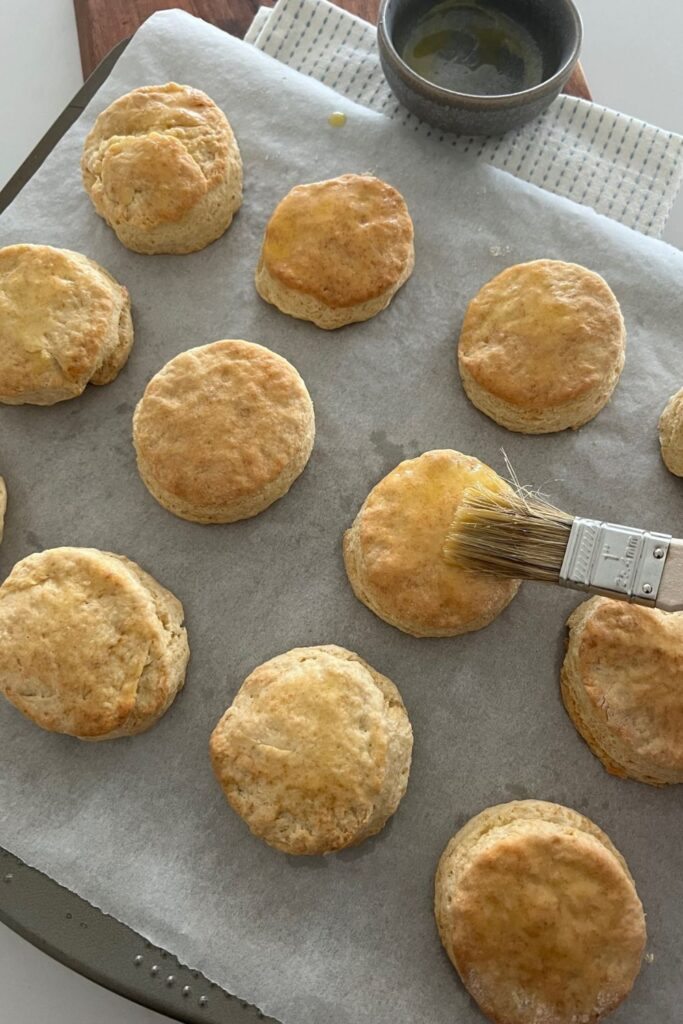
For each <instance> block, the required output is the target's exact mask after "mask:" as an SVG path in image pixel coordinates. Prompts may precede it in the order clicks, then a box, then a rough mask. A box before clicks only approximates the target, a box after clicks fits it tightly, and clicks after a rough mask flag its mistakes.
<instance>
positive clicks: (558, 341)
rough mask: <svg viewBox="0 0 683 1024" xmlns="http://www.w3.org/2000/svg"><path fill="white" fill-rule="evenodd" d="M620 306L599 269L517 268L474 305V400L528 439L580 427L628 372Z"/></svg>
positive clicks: (467, 351) (468, 331)
mask: <svg viewBox="0 0 683 1024" xmlns="http://www.w3.org/2000/svg"><path fill="white" fill-rule="evenodd" d="M625 342H626V331H625V328H624V321H623V318H622V315H621V310H620V308H619V303H618V302H617V300H616V298H615V297H614V295H613V294H612V291H611V290H610V288H609V286H608V285H607V283H606V282H605V281H604V280H603V279H602V278H601V277H600V276H599V275H598V274H595V273H593V272H592V271H591V270H587V269H586V268H585V267H581V266H578V265H577V264H575V263H563V262H561V261H559V260H536V261H534V262H533V263H522V264H518V265H517V266H514V267H509V268H508V269H507V270H504V271H503V272H502V274H499V275H498V276H497V277H494V278H493V280H492V281H489V283H488V284H486V285H484V287H483V288H482V289H481V291H480V292H479V294H478V295H477V296H476V297H475V298H474V299H473V300H472V301H471V302H470V304H469V306H468V308H467V313H466V315H465V320H464V323H463V326H462V332H461V334H460V342H459V345H458V365H459V368H460V376H461V378H462V383H463V387H464V389H465V392H466V394H467V396H468V398H469V399H470V400H471V401H472V402H473V404H474V405H476V407H477V408H478V409H480V410H481V411H482V412H483V413H485V414H486V415H487V416H490V417H491V419H492V420H495V422H496V423H500V424H501V426H503V427H507V428H508V430H516V431H520V432H521V433H523V434H547V433H550V432H552V431H556V430H566V429H567V428H568V427H571V428H572V429H574V430H575V429H576V428H577V427H580V426H582V424H584V423H587V422H588V420H591V419H593V417H594V416H596V415H597V414H598V413H599V412H600V410H601V409H602V408H603V406H605V405H606V404H607V402H608V401H609V399H610V396H611V395H612V392H613V391H614V388H615V387H616V384H617V381H618V380H619V376H620V374H621V371H622V369H623V366H624V348H625Z"/></svg>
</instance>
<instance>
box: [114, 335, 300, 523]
mask: <svg viewBox="0 0 683 1024" xmlns="http://www.w3.org/2000/svg"><path fill="white" fill-rule="evenodd" d="M314 438H315V419H314V415H313V403H312V402H311V398H310V395H309V394H308V391H307V390H306V385H305V384H304V382H303V380H302V379H301V377H300V376H299V374H298V373H297V371H296V370H295V369H294V367H293V366H292V364H291V363H288V362H287V360H286V359H283V357H282V356H279V355H277V354H276V353H275V352H271V351H270V349H267V348H264V347H263V346H262V345H254V344H252V343H251V342H249V341H215V342H213V344H211V345H201V346H199V347H198V348H191V349H188V351H187V352H181V353H180V355H177V356H176V357H175V358H174V359H171V361H170V362H168V363H166V365H165V366H164V367H163V368H162V369H161V370H160V371H159V372H158V373H157V374H156V375H155V376H154V377H152V379H151V381H150V382H149V384H148V385H147V387H146V389H145V393H144V395H143V396H142V398H141V399H140V401H139V402H138V405H137V408H136V410H135V415H134V418H133V441H134V444H135V451H136V452H137V458H138V469H139V471H140V476H141V477H142V479H143V481H144V483H145V485H146V487H147V488H148V490H149V491H150V493H151V494H152V495H153V496H154V497H155V498H156V499H157V501H158V502H159V503H160V504H161V505H163V506H164V508H167V509H168V510H169V512H173V513H174V514H175V515H177V516H180V517H181V518H182V519H190V520H192V521H193V522H196V523H233V522H235V521H236V520H238V519H247V518H249V516H255V515H257V514H258V513H259V512H262V511H263V510H264V509H266V508H268V506H269V505H272V504H273V502H274V501H276V500H277V499H278V498H281V497H282V495H283V494H286V493H287V491H288V490H289V488H290V487H291V486H292V484H293V483H294V481H295V480H296V478H297V477H298V476H299V475H300V473H301V472H302V471H303V469H304V467H305V466H306V463H307V462H308V459H309V457H310V454H311V451H312V449H313V440H314Z"/></svg>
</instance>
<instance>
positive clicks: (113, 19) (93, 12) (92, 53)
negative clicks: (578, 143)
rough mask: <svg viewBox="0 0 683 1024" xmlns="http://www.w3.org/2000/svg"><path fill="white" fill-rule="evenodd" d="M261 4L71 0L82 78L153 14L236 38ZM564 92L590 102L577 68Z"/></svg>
mask: <svg viewBox="0 0 683 1024" xmlns="http://www.w3.org/2000/svg"><path fill="white" fill-rule="evenodd" d="M261 2H266V3H268V2H269V0H74V8H75V11H76V24H77V26H78V42H79V46H80V49H81V64H82V65H83V77H84V78H87V77H88V75H90V74H92V72H93V71H94V69H95V68H96V67H97V65H98V64H99V63H100V61H101V60H102V59H103V58H104V57H105V56H106V55H107V53H109V51H110V50H111V49H112V47H113V46H116V44H117V43H119V42H120V41H121V40H122V39H127V38H128V36H132V34H133V32H135V30H136V28H138V27H139V26H140V25H141V24H142V23H143V21H146V20H147V18H149V16H150V14H154V12H155V11H166V10H168V9H169V8H171V7H179V8H181V10H183V11H187V12H188V13H189V14H194V15H196V16H197V17H198V18H203V19H204V21H209V22H211V24H212V25H218V27H219V28H222V29H225V31H226V32H230V33H231V34H232V35H234V36H239V37H240V39H241V38H242V36H243V35H244V33H245V32H246V31H247V28H248V27H249V25H250V23H251V20H252V18H253V17H254V15H255V14H256V11H257V8H258V7H260V6H261ZM335 2H337V3H338V4H339V6H340V7H343V8H344V9H345V10H347V11H351V12H352V13H353V14H357V15H358V17H359V18H365V20H366V21H370V22H373V24H374V22H375V21H376V20H377V11H378V9H379V0H335ZM564 91H565V92H566V93H568V94H569V95H570V96H580V97H581V98H582V99H586V100H589V99H591V98H592V97H591V94H590V90H589V88H588V83H587V82H586V78H585V75H584V73H583V70H582V68H581V66H580V65H579V66H578V67H577V69H576V71H575V72H574V74H573V75H572V77H571V78H570V79H569V81H568V82H567V84H566V86H565V88H564Z"/></svg>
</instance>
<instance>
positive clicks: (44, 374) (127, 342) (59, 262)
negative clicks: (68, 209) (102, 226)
mask: <svg viewBox="0 0 683 1024" xmlns="http://www.w3.org/2000/svg"><path fill="white" fill-rule="evenodd" d="M0 340H1V344H0V402H4V403H5V404H7V405H22V404H23V403H25V402H28V403H30V404H32V405H53V404H54V403H55V402H63V401H64V400H65V399H67V398H75V397H76V396H77V395H80V394H81V392H82V391H83V390H84V388H85V386H86V384H109V383H110V381H112V380H114V378H115V377H116V375H117V374H118V372H119V370H120V369H121V367H122V366H124V365H125V362H126V360H127V359H128V354H129V352H130V349H131V346H132V344H133V321H132V320H131V315H130V298H129V296H128V292H127V290H126V289H125V288H123V287H122V286H121V285H120V284H119V283H118V282H117V281H115V280H114V278H113V277H112V276H111V274H108V273H107V271H106V270H105V269H104V267H101V266H99V264H98V263H95V261H94V260H91V259H88V257H87V256H82V255H81V254H80V253H78V252H71V250H69V249H53V248H52V247H51V246H49V245H8V246H6V247H5V248H4V249H0Z"/></svg>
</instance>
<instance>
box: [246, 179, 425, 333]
mask: <svg viewBox="0 0 683 1024" xmlns="http://www.w3.org/2000/svg"><path fill="white" fill-rule="evenodd" d="M414 262H415V253H414V250H413V222H412V220H411V219H410V214H409V213H408V207H407V206H406V204H405V200H404V199H403V196H402V195H401V194H400V192H397V191H396V189H395V188H392V187H391V185H387V184H386V182H384V181H380V179H379V178H373V177H372V175H369V174H343V175H342V176H341V177H340V178H331V179H329V180H328V181H316V182H313V183H312V184H310V185H297V187H296V188H293V189H292V191H291V192H289V193H288V194H287V195H286V196H285V198H284V199H283V200H282V201H281V202H280V203H279V204H278V206H277V207H276V208H275V212H274V213H273V215H272V217H271V218H270V220H269V221H268V226H267V227H266V234H265V238H264V240H263V248H262V250H261V258H260V260H259V264H258V267H257V270H256V290H257V291H258V293H259V295H260V296H261V298H262V299H265V300H266V302H270V303H272V305H274V306H277V308H278V309H280V310H281V311H282V312H283V313H288V314H289V315H290V316H295V317H298V319H300V320H311V321H312V322H313V323H314V324H316V325H317V326H318V327H322V328H324V329H325V330H328V331H331V330H334V328H336V327H343V326H344V325H345V324H351V323H356V322H358V321H360V320H369V319H370V317H372V316H374V315H375V314H376V313H379V312H381V310H383V309H386V307H387V306H388V305H389V303H390V302H391V299H392V297H393V296H394V294H395V293H396V292H397V291H398V289H399V288H400V287H401V285H402V284H403V283H404V282H405V281H407V280H408V278H409V277H410V275H411V273H412V270H413V264H414Z"/></svg>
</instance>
